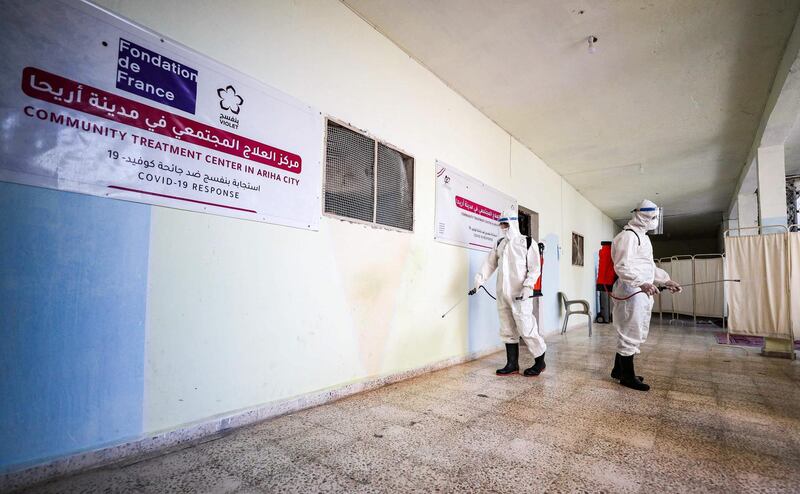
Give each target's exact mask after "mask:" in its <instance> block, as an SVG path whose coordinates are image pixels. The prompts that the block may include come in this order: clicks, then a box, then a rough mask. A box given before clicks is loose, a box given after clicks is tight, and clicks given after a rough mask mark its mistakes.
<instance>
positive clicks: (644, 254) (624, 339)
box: [611, 200, 670, 357]
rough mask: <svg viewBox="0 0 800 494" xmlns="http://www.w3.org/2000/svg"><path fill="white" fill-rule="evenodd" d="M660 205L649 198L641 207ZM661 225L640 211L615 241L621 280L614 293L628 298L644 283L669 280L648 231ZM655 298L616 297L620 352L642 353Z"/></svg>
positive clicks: (613, 249)
mask: <svg viewBox="0 0 800 494" xmlns="http://www.w3.org/2000/svg"><path fill="white" fill-rule="evenodd" d="M648 207H656V205H655V204H653V203H652V202H650V201H648V200H644V201H642V203H641V204H640V206H639V208H648ZM657 226H658V218H656V219H655V220H652V219H651V218H649V217H647V215H646V214H643V213H642V212H639V211H636V212H634V214H633V218H631V220H630V221H629V222H628V224H627V225H626V226H625V228H624V229H623V230H622V231H621V232H620V233H619V234H617V236H616V237H614V241H613V242H612V243H611V258H612V259H613V261H614V270H615V271H616V272H617V275H618V276H619V279H618V280H617V281H616V283H614V291H613V293H614V295H615V296H617V297H627V296H628V295H630V294H632V293H634V292H637V291H639V287H640V286H641V285H642V284H643V283H651V284H655V285H663V284H664V283H666V282H667V281H669V279H670V278H669V275H668V274H667V272H666V271H664V270H663V269H661V268H658V267H656V264H655V262H654V261H653V246H652V244H651V243H650V238H649V237H648V236H647V231H648V230H653V229H655V228H656V227H657ZM652 310H653V297H651V296H649V295H646V294H643V293H642V294H638V295H634V296H633V297H631V298H629V299H628V300H614V309H613V315H614V326H615V327H616V329H617V333H618V339H617V353H619V354H620V355H623V356H625V357H627V356H630V355H635V354H637V353H639V345H641V344H642V343H644V341H645V340H646V339H647V333H648V331H649V330H650V313H651V311H652Z"/></svg>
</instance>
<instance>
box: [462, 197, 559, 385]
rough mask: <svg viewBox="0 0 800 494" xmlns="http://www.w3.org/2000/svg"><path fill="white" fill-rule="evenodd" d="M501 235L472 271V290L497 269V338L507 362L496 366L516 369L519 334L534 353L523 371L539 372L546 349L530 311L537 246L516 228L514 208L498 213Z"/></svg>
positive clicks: (503, 372) (508, 370)
mask: <svg viewBox="0 0 800 494" xmlns="http://www.w3.org/2000/svg"><path fill="white" fill-rule="evenodd" d="M498 222H499V223H500V236H499V237H498V239H497V241H496V242H495V244H494V248H493V249H492V250H491V251H490V252H489V255H488V256H487V257H486V261H484V263H483V266H481V269H480V271H479V272H478V273H477V274H476V275H475V285H474V288H473V289H472V290H471V291H470V292H469V293H470V295H472V294H474V293H475V292H476V291H477V290H478V288H479V287H480V286H481V285H483V283H484V282H485V281H486V280H487V279H489V277H490V276H492V273H494V271H495V270H497V312H498V314H499V316H500V339H501V340H502V341H503V343H505V345H506V357H507V363H506V366H505V367H503V368H502V369H498V370H497V374H498V375H501V376H504V375H508V374H512V373H514V372H518V371H519V339H520V338H522V340H523V341H525V344H526V345H527V347H528V350H530V352H531V353H532V354H533V357H534V364H533V366H532V367H530V368H529V369H525V371H524V375H526V376H538V375H539V374H540V373H541V372H542V371H543V370H544V369H545V362H544V352H545V350H546V349H547V345H545V342H544V339H543V338H542V337H541V335H539V328H538V326H537V325H536V318H535V317H534V315H533V298H532V297H533V287H534V286H535V284H536V280H538V279H539V275H540V272H541V267H540V263H539V248H538V245H537V243H536V241H530V242H529V240H528V238H527V237H525V236H523V235H522V234H521V233H520V231H519V223H518V222H517V212H516V211H515V210H513V209H512V210H507V211H504V212H503V214H502V215H501V216H500V218H499V220H498Z"/></svg>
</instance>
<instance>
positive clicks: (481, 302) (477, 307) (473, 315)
mask: <svg viewBox="0 0 800 494" xmlns="http://www.w3.org/2000/svg"><path fill="white" fill-rule="evenodd" d="M487 255H488V254H487V253H486V252H480V251H475V250H470V251H469V280H467V286H468V287H469V288H470V289H471V288H472V282H473V280H474V279H475V275H476V274H477V273H478V271H480V269H481V266H482V265H483V261H485V260H486V256H487ZM496 285H497V272H495V273H494V274H493V275H492V277H491V278H489V279H488V280H486V282H485V283H484V286H486V288H487V289H488V290H489V292H491V293H492V295H495V290H496ZM468 302H469V351H470V352H480V351H483V350H488V349H489V348H492V347H496V346H499V345H500V319H499V317H498V315H497V302H495V301H494V300H492V298H491V297H489V296H488V295H486V292H484V291H483V290H478V293H476V294H475V295H473V296H471V297H469V300H468Z"/></svg>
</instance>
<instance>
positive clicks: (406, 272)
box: [100, 0, 614, 432]
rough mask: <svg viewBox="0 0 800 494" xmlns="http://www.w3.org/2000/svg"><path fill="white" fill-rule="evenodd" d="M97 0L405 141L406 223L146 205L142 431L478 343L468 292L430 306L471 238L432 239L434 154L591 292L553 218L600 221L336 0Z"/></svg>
mask: <svg viewBox="0 0 800 494" xmlns="http://www.w3.org/2000/svg"><path fill="white" fill-rule="evenodd" d="M100 3H101V4H102V5H104V6H106V7H107V8H109V9H111V10H112V11H114V12H117V13H119V14H121V15H123V16H125V17H127V18H130V19H133V20H135V21H136V22H138V23H141V24H144V25H145V26H147V27H149V28H150V29H152V30H154V31H156V32H159V33H162V34H163V35H166V36H168V37H171V38H173V39H174V40H176V41H178V42H181V43H184V44H186V45H187V46H189V47H190V48H193V49H195V50H197V51H199V52H200V53H202V54H205V55H207V56H209V57H212V58H215V59H217V60H219V61H221V62H223V63H225V64H228V65H230V66H232V67H234V68H236V69H238V70H240V71H242V72H245V73H246V74H248V75H250V76H253V77H255V78H256V79H259V80H260V81H262V82H264V83H266V84H268V85H271V86H274V87H276V88H278V89H280V90H282V91H284V92H286V93H289V94H291V95H292V96H295V97H297V98H299V99H300V100H302V101H304V102H306V103H308V104H310V105H313V106H315V107H316V108H318V109H319V110H321V111H322V112H323V113H325V114H327V115H330V116H332V117H335V118H337V119H340V120H344V121H347V122H350V123H351V124H352V125H354V126H356V127H359V128H363V129H366V130H367V131H369V132H370V133H371V134H373V135H375V136H377V137H378V138H380V139H382V140H385V141H387V142H389V143H391V144H393V145H395V146H398V147H400V148H402V149H404V150H406V151H407V152H409V153H410V154H412V155H413V156H414V157H415V158H416V188H415V194H416V198H415V201H416V205H415V218H416V220H415V231H414V233H397V232H390V231H385V230H379V229H373V228H370V227H367V226H361V225H354V224H350V223H347V222H343V221H339V220H336V219H331V218H323V220H322V223H321V227H320V231H319V232H309V231H302V230H294V229H291V228H284V227H278V226H272V225H267V224H262V223H255V222H248V221H239V220H235V219H230V218H223V217H219V216H211V215H204V214H196V213H190V212H185V211H177V210H171V209H166V208H157V207H155V208H153V214H152V232H151V258H150V280H149V287H150V294H149V299H148V329H147V341H146V355H147V362H146V378H145V399H146V403H145V418H144V421H145V424H144V430H145V431H148V432H149V431H156V430H163V429H171V428H175V427H177V426H179V425H181V424H186V423H190V422H193V421H198V420H202V419H204V418H207V417H210V416H214V415H218V414H225V413H230V412H231V411H235V410H238V409H244V408H248V407H252V406H256V405H258V404H262V403H265V402H269V401H274V400H281V399H285V398H288V397H292V396H297V395H301V394H304V393H308V392H312V391H317V390H321V389H325V388H332V387H337V386H341V385H343V384H345V383H349V382H354V381H358V380H362V379H366V378H368V377H374V376H378V375H385V374H389V373H394V372H397V371H401V370H406V369H411V368H415V367H419V366H422V365H425V364H428V363H431V362H435V361H438V360H442V359H445V358H448V357H452V356H457V355H464V354H466V353H468V352H469V351H475V350H478V349H477V348H470V346H469V345H470V344H469V335H468V331H469V321H468V307H467V304H462V305H461V306H460V307H459V308H458V309H456V310H455V311H453V313H452V314H451V315H450V316H448V317H447V318H446V319H442V318H441V317H440V315H441V314H442V312H443V311H444V310H445V309H447V308H448V307H449V306H450V305H452V304H453V303H454V301H456V300H458V298H459V297H461V296H462V295H463V294H464V293H465V292H466V291H467V289H468V283H469V282H468V267H469V263H468V259H469V254H468V251H466V250H463V249H460V248H457V247H452V246H448V245H444V244H440V243H436V242H434V241H433V211H434V207H433V206H434V180H433V179H434V164H435V161H436V160H437V159H440V160H442V161H445V162H447V163H449V164H451V165H452V166H456V167H458V168H460V169H461V170H463V171H464V172H466V173H469V174H472V175H473V176H475V177H476V178H478V179H480V180H482V181H484V182H486V183H488V184H490V185H492V186H493V187H496V188H498V189H500V190H503V191H504V192H506V193H508V194H511V195H513V196H515V197H516V198H517V199H518V200H519V202H520V204H523V205H525V206H527V207H529V208H532V209H534V210H536V211H537V212H539V214H540V224H541V226H540V231H541V232H542V236H544V235H547V234H552V235H557V236H558V237H559V238H560V239H561V244H562V246H563V252H564V255H562V258H561V262H560V268H559V271H560V280H561V282H562V284H563V286H562V287H560V288H561V289H563V290H565V291H567V292H568V293H569V294H570V295H574V296H576V297H581V298H587V299H590V300H593V298H592V297H593V294H594V291H593V286H594V279H593V277H594V268H593V266H592V265H590V263H589V262H587V266H586V267H585V268H583V269H580V268H574V267H572V266H570V264H569V233H570V232H571V231H573V230H575V231H579V232H582V233H584V235H585V236H586V246H587V261H588V260H589V259H592V255H591V253H590V250H591V249H595V250H596V248H599V242H600V240H607V239H610V238H611V236H612V235H613V229H614V227H613V224H612V222H611V220H610V219H609V218H607V217H606V216H604V215H603V214H602V213H601V212H600V211H599V210H597V209H596V208H595V207H593V206H592V205H591V204H589V203H588V202H587V201H586V200H585V199H583V198H582V196H581V195H580V194H579V193H577V192H576V191H575V190H574V189H572V188H571V187H569V185H567V184H566V183H565V182H563V180H562V179H561V177H559V176H558V175H557V174H556V173H555V172H553V171H552V170H551V169H549V168H548V167H547V166H546V165H545V164H544V163H543V162H542V161H541V160H539V159H538V158H537V157H536V156H535V155H534V154H533V153H531V152H530V151H529V150H527V149H525V148H524V147H523V146H521V145H520V144H519V143H518V142H517V141H516V140H515V139H513V138H512V137H511V136H509V135H508V134H507V133H506V132H504V131H503V130H502V129H500V128H499V127H498V126H497V125H495V124H494V123H493V122H492V121H490V120H489V119H488V118H486V117H485V116H484V115H483V114H481V113H480V112H479V111H478V110H476V109H475V108H474V107H473V106H471V105H470V104H469V103H467V102H466V101H465V100H464V99H463V98H461V97H460V96H459V95H457V94H455V93H454V92H453V91H451V90H450V89H449V88H448V87H447V86H446V85H445V84H443V83H442V82H441V81H440V80H438V79H437V78H436V77H434V76H433V75H432V74H431V73H430V72H428V71H427V70H426V69H425V68H423V67H422V66H420V65H419V64H418V63H416V62H415V61H414V60H412V59H410V58H409V57H408V56H407V55H406V54H405V53H404V52H402V51H401V50H400V49H398V48H397V47H396V46H395V45H393V44H392V43H391V42H389V41H388V40H387V39H386V38H384V37H383V36H382V35H380V34H379V33H378V32H376V31H375V30H373V29H372V28H371V27H370V26H369V25H367V24H366V23H365V22H363V21H362V20H361V19H360V18H358V17H357V16H356V15H355V14H353V13H352V12H351V11H350V10H349V9H347V8H346V7H345V6H343V5H342V4H341V3H339V2H336V1H333V0H294V1H289V0H282V1H271V2H262V1H255V0H253V1H227V2H221V1H210V0H207V1H198V0H195V1H193V2H191V6H189V5H188V4H187V2H182V1H177V0H170V1H156V0H139V1H136V2H133V1H123V0H102V1H101V2H100ZM320 145H321V146H322V142H320ZM558 288H559V287H546V290H547V294H548V295H547V296H548V297H551V299H553V300H554V297H555V292H556V291H557V289H558ZM545 329H547V330H550V331H552V330H554V329H555V328H545ZM473 330H477V329H474V328H473ZM481 330H491V331H493V329H491V328H490V329H485V328H484V329H481ZM497 343H498V345H499V340H498V342H497Z"/></svg>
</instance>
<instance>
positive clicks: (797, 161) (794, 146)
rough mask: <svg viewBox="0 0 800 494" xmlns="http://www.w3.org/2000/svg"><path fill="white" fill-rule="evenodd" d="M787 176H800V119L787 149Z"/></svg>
mask: <svg viewBox="0 0 800 494" xmlns="http://www.w3.org/2000/svg"><path fill="white" fill-rule="evenodd" d="M784 151H785V153H786V155H785V159H786V174H787V175H800V119H798V121H796V122H795V124H794V127H792V130H791V132H789V138H788V139H786V148H785V150H784Z"/></svg>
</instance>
